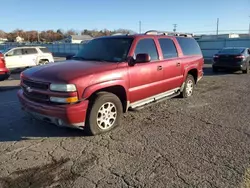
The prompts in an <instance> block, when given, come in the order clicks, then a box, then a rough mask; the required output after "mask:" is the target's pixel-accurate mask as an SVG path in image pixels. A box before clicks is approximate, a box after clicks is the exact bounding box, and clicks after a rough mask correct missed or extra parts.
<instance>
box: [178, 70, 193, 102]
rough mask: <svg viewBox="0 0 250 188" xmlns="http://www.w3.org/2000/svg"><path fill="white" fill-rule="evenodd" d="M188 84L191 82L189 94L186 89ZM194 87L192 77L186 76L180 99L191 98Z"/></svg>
mask: <svg viewBox="0 0 250 188" xmlns="http://www.w3.org/2000/svg"><path fill="white" fill-rule="evenodd" d="M190 82H192V92H191V93H190V92H189V91H188V89H187V87H188V84H190ZM194 86H195V81H194V77H193V76H192V75H191V74H188V76H187V78H186V81H185V85H184V89H183V91H182V92H181V95H180V96H181V97H182V98H188V97H191V96H192V95H193V93H194Z"/></svg>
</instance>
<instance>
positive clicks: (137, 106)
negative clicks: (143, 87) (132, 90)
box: [128, 88, 181, 111]
mask: <svg viewBox="0 0 250 188" xmlns="http://www.w3.org/2000/svg"><path fill="white" fill-rule="evenodd" d="M180 93H181V92H180V88H177V89H174V90H171V91H168V92H165V93H162V94H159V95H156V96H153V97H150V98H148V99H143V100H141V101H138V102H135V103H131V104H130V107H129V108H128V110H130V111H135V110H140V109H142V108H145V107H148V106H151V105H153V104H156V103H158V102H162V101H164V100H167V99H171V98H173V97H176V96H178V95H180Z"/></svg>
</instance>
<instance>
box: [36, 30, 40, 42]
mask: <svg viewBox="0 0 250 188" xmlns="http://www.w3.org/2000/svg"><path fill="white" fill-rule="evenodd" d="M37 42H40V36H39V31H37Z"/></svg>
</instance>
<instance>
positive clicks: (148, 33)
mask: <svg viewBox="0 0 250 188" xmlns="http://www.w3.org/2000/svg"><path fill="white" fill-rule="evenodd" d="M144 34H145V35H168V36H182V37H193V36H194V34H193V33H180V32H173V31H157V30H149V31H146V32H145V33H144Z"/></svg>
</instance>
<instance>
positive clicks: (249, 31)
mask: <svg viewBox="0 0 250 188" xmlns="http://www.w3.org/2000/svg"><path fill="white" fill-rule="evenodd" d="M249 18H250V16H249ZM248 33H249V35H250V22H249V30H248Z"/></svg>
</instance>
